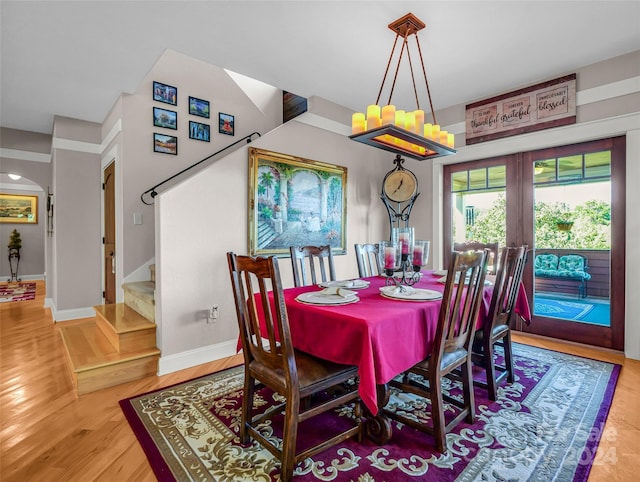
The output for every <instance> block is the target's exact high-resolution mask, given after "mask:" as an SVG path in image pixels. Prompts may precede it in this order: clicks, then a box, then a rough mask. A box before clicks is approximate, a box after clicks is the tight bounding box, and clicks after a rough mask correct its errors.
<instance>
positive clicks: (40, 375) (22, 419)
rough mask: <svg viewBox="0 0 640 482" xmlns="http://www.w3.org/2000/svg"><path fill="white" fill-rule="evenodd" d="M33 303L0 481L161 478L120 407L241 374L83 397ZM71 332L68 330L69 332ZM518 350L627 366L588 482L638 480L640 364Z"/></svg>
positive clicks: (3, 389) (6, 360) (11, 372)
mask: <svg viewBox="0 0 640 482" xmlns="http://www.w3.org/2000/svg"><path fill="white" fill-rule="evenodd" d="M43 303H44V283H43V282H41V281H39V282H38V283H37V295H36V299H35V300H34V301H23V302H12V303H2V304H0V417H1V426H0V430H1V431H0V444H1V456H0V479H1V480H2V481H4V482H9V481H16V482H17V481H20V482H23V481H31V480H34V481H47V482H51V481H83V482H88V481H114V480H118V481H153V480H155V477H154V475H153V472H152V471H151V467H150V466H149V464H148V462H147V459H146V457H145V455H144V453H143V451H142V448H141V447H140V445H139V444H138V441H137V440H136V438H135V436H134V434H133V432H132V431H131V429H130V428H129V424H128V423H127V421H126V420H125V418H124V416H123V414H122V411H121V410H120V406H119V405H118V401H119V400H121V399H123V398H126V397H130V396H133V395H137V394H140V393H144V392H148V391H151V390H155V389H157V388H160V387H163V386H168V385H172V384H174V383H178V382H181V381H183V380H188V379H190V378H193V377H197V376H201V375H205V374H207V373H211V372H214V371H218V370H221V369H224V368H228V367H231V366H235V365H238V364H240V363H241V362H242V359H241V357H240V356H235V357H232V358H230V359H226V360H221V361H217V362H213V363H208V364H204V365H200V366H197V367H194V368H190V369H187V370H182V371H180V372H176V373H172V374H169V375H164V376H161V377H158V376H151V377H147V378H145V379H143V380H138V381H134V382H129V383H125V384H123V385H118V386H116V387H112V388H108V389H105V390H101V391H98V392H94V393H90V394H87V395H83V396H80V397H78V396H77V395H76V394H75V392H74V388H73V385H72V383H71V375H70V373H69V371H68V368H67V366H66V362H65V357H64V353H63V346H62V340H61V337H60V333H59V329H58V327H57V326H56V324H55V323H53V322H52V320H51V315H50V314H49V310H48V309H45V308H43ZM66 323H70V322H66ZM514 338H515V339H516V341H518V342H522V343H529V344H532V345H536V346H540V347H544V348H549V349H552V350H559V351H563V352H567V353H574V354H576V355H581V356H587V357H590V358H596V359H600V360H605V361H611V362H615V363H620V364H621V365H623V368H622V370H621V374H620V379H619V381H618V385H617V390H616V394H615V398H614V402H613V406H612V408H611V411H610V413H609V418H608V420H607V424H606V426H605V429H604V430H605V431H604V436H603V440H602V441H601V443H600V448H599V450H598V457H597V458H596V463H595V464H594V466H593V469H592V471H591V475H590V477H589V481H592V482H593V481H596V482H597V481H607V482H614V481H632V480H634V481H635V480H637V479H638V477H637V474H636V473H635V472H636V471H637V466H638V464H639V463H640V410H639V408H640V361H636V360H629V359H625V358H624V357H622V356H621V355H620V354H616V353H612V352H606V351H602V350H597V349H592V348H588V347H584V346H578V345H573V344H568V343H562V342H557V341H554V340H548V339H542V338H533V337H530V336H522V335H515V336H514Z"/></svg>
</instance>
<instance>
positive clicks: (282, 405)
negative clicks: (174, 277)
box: [227, 252, 363, 482]
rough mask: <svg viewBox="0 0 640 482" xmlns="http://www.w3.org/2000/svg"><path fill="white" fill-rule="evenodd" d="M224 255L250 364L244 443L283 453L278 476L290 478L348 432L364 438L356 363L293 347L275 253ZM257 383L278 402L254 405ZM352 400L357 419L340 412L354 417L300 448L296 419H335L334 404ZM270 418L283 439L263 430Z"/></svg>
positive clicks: (242, 426)
mask: <svg viewBox="0 0 640 482" xmlns="http://www.w3.org/2000/svg"><path fill="white" fill-rule="evenodd" d="M227 260H228V263H229V273H230V275H231V284H232V289H233V296H234V299H235V304H236V314H237V318H238V325H239V328H240V337H241V341H242V349H243V352H244V363H245V367H244V368H245V369H244V388H243V394H242V419H241V423H240V429H239V432H240V433H239V436H240V440H241V443H242V444H245V445H247V444H249V442H250V439H254V440H255V441H257V442H258V443H259V444H261V445H262V446H263V447H264V448H265V449H267V450H268V451H269V452H270V453H271V454H273V455H274V456H275V457H276V458H277V459H279V461H280V465H281V470H280V478H279V480H281V481H282V482H289V481H290V480H291V479H292V478H293V473H294V470H295V466H296V464H298V463H299V462H302V461H303V460H306V459H308V458H309V457H312V456H314V455H315V454H317V453H320V452H322V451H323V450H326V449H327V448H329V447H331V446H334V445H336V444H338V443H341V442H343V441H344V440H347V439H349V438H351V437H358V440H361V438H362V433H363V419H362V417H361V411H360V401H359V394H358V381H357V376H358V367H357V366H354V365H342V364H338V363H333V362H331V361H328V360H323V359H321V358H316V357H313V356H311V355H307V354H305V353H304V352H301V351H294V348H293V343H292V341H291V331H290V329H289V318H288V316H287V309H286V304H285V298H284V293H283V290H282V283H281V280H280V271H279V268H278V259H277V258H276V257H275V256H271V257H268V258H264V257H249V256H238V255H236V254H235V253H233V252H229V253H227ZM261 328H262V329H261ZM263 336H265V337H266V338H263ZM258 383H259V384H260V385H264V386H265V387H268V388H269V389H270V390H272V391H273V392H274V393H277V394H278V395H279V396H280V400H278V403H276V404H275V405H271V406H270V407H268V408H266V407H265V406H264V403H262V404H257V403H255V402H256V401H257V399H258V397H256V390H257V389H258ZM320 393H321V394H322V395H321V396H318V395H319V394H320ZM349 404H353V412H352V413H353V417H352V418H351V417H345V416H344V415H345V414H344V412H341V413H342V414H341V415H340V418H341V419H351V420H352V423H347V424H343V423H337V424H335V428H336V430H335V432H338V433H336V434H335V435H333V434H332V436H331V438H329V437H328V436H327V437H322V439H321V440H319V441H316V442H315V445H313V446H308V444H305V446H304V448H302V449H301V450H296V443H297V438H298V425H299V423H302V422H304V421H305V420H307V419H309V418H311V417H315V416H316V415H320V414H324V413H329V412H333V413H334V415H336V418H337V417H338V415H337V413H335V412H336V411H337V410H336V409H337V408H338V407H342V409H343V410H349ZM283 414H284V417H283ZM272 422H273V423H274V424H275V425H277V426H280V427H281V433H282V435H281V436H280V437H279V436H277V435H274V434H273V433H266V432H265V431H264V427H265V424H267V423H269V424H271V423H272ZM331 426H334V424H331ZM338 428H339V431H338ZM331 432H334V430H331Z"/></svg>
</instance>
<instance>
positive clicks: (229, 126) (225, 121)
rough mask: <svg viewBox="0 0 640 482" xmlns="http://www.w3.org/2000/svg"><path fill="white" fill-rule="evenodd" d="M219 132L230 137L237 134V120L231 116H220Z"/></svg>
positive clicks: (221, 114)
mask: <svg viewBox="0 0 640 482" xmlns="http://www.w3.org/2000/svg"><path fill="white" fill-rule="evenodd" d="M218 132H219V133H220V134H227V135H229V136H232V135H234V134H235V119H234V117H233V116H232V115H231V114H224V113H222V112H220V113H219V114H218Z"/></svg>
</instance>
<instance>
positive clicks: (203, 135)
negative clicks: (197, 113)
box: [189, 121, 211, 142]
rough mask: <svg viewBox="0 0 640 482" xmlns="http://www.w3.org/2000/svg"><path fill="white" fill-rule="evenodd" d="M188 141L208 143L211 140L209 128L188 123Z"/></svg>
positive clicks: (191, 122) (205, 125) (199, 124)
mask: <svg viewBox="0 0 640 482" xmlns="http://www.w3.org/2000/svg"><path fill="white" fill-rule="evenodd" d="M189 139H195V140H197V141H205V142H209V141H210V140H211V127H210V126H209V125H208V124H201V123H200V122H193V121H189Z"/></svg>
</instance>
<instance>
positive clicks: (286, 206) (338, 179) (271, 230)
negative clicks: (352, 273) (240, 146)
mask: <svg viewBox="0 0 640 482" xmlns="http://www.w3.org/2000/svg"><path fill="white" fill-rule="evenodd" d="M346 190H347V168H346V167H342V166H336V165H334V164H329V163H325V162H319V161H313V160H310V159H304V158H301V157H296V156H290V155H287V154H281V153H277V152H270V151H265V150H262V149H257V148H254V147H250V148H249V253H250V254H251V255H252V256H256V255H277V256H285V257H286V256H289V247H290V246H295V245H298V246H303V245H316V246H322V245H327V244H328V245H330V246H331V249H332V251H333V253H334V254H345V253H346V223H347V192H346Z"/></svg>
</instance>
